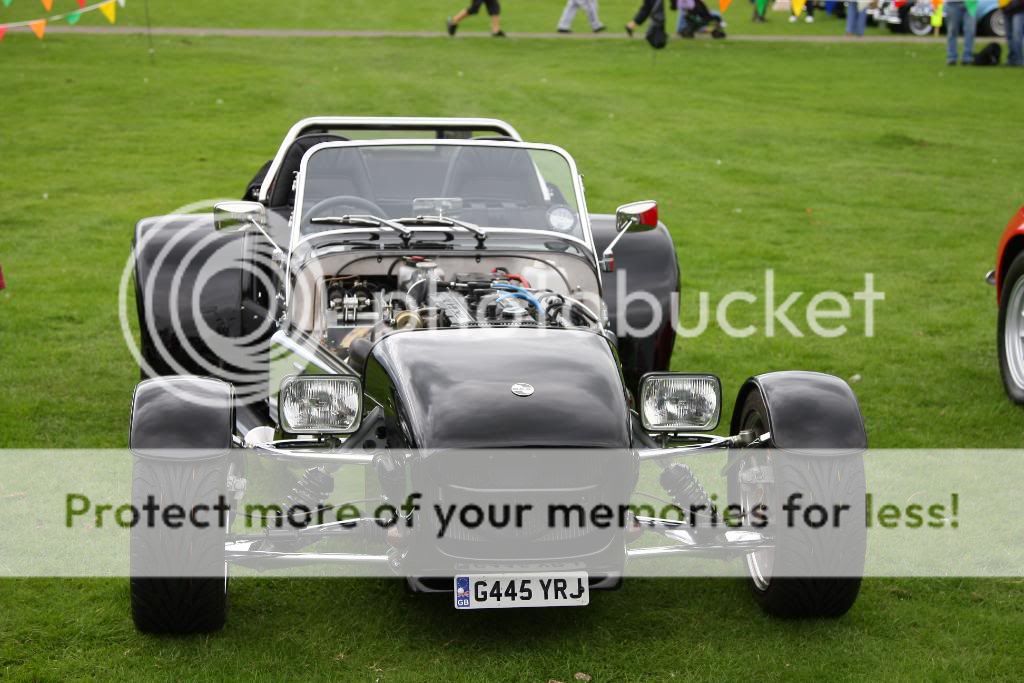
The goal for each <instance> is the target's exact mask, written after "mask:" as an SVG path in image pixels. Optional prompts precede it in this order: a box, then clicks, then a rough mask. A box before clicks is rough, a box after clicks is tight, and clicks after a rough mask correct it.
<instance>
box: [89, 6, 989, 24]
mask: <svg viewBox="0 0 1024 683" xmlns="http://www.w3.org/2000/svg"><path fill="white" fill-rule="evenodd" d="M974 1H975V2H977V1H978V0H974ZM100 11H101V12H103V16H105V17H106V18H107V21H109V22H110V23H111V24H113V23H114V22H115V21H117V2H115V0H107V1H106V2H105V3H103V4H102V5H100Z"/></svg>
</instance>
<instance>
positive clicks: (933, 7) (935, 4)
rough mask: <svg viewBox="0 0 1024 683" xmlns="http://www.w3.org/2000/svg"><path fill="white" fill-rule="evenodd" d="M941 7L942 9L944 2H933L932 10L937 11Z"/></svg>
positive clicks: (934, 0)
mask: <svg viewBox="0 0 1024 683" xmlns="http://www.w3.org/2000/svg"><path fill="white" fill-rule="evenodd" d="M941 7H942V0H932V9H933V10H936V11H937V10H938V9H939V8H941Z"/></svg>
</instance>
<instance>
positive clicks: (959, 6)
mask: <svg viewBox="0 0 1024 683" xmlns="http://www.w3.org/2000/svg"><path fill="white" fill-rule="evenodd" d="M961 27H963V32H964V57H963V59H962V60H961V62H960V63H961V64H973V63H974V31H975V28H976V27H977V22H976V21H975V19H974V15H973V14H971V13H970V12H968V11H967V3H965V2H964V1H963V0H949V1H948V2H947V3H946V33H947V35H946V64H948V65H949V66H953V65H954V64H956V59H957V54H956V40H957V38H958V37H959V35H960V29H961Z"/></svg>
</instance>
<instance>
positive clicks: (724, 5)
mask: <svg viewBox="0 0 1024 683" xmlns="http://www.w3.org/2000/svg"><path fill="white" fill-rule="evenodd" d="M1007 2H1009V0H1007ZM731 4H732V0H718V9H719V10H720V11H721V12H722V14H725V11H726V10H727V9H729V5H731Z"/></svg>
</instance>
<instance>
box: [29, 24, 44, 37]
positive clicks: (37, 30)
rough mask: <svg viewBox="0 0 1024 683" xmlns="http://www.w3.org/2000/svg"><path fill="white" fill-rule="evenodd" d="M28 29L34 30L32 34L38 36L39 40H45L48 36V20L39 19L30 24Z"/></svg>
mask: <svg viewBox="0 0 1024 683" xmlns="http://www.w3.org/2000/svg"><path fill="white" fill-rule="evenodd" d="M28 27H29V28H30V29H32V33H34V34H36V38H38V39H39V40H42V39H43V36H45V35H46V19H37V20H36V21H33V22H29V25H28Z"/></svg>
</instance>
